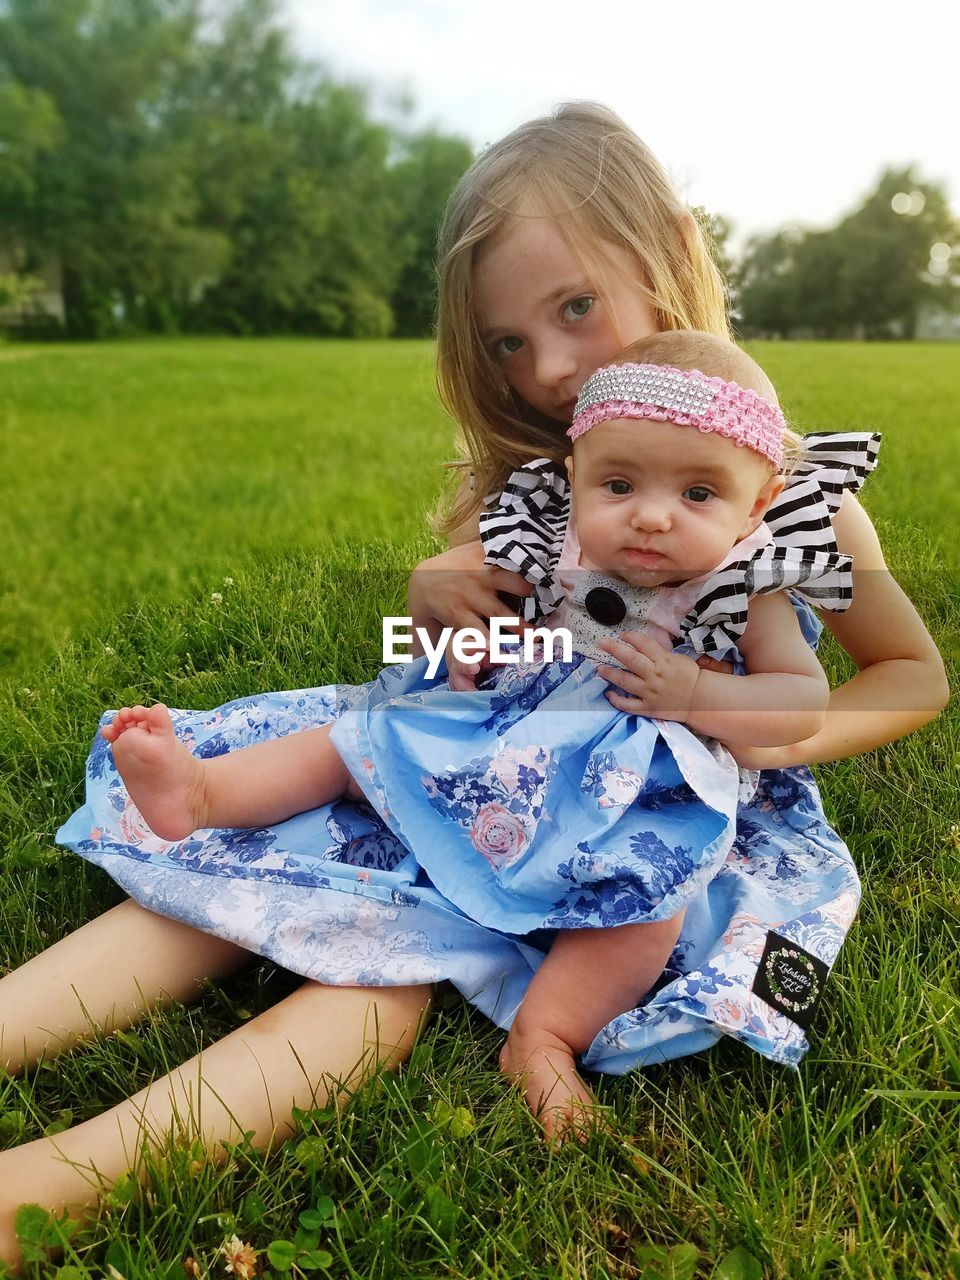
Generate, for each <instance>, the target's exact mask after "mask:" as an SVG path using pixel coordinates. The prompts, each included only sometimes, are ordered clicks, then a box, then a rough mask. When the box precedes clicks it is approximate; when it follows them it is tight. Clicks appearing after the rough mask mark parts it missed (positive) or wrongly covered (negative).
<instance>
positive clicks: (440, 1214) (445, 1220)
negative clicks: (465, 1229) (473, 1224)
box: [424, 1187, 460, 1240]
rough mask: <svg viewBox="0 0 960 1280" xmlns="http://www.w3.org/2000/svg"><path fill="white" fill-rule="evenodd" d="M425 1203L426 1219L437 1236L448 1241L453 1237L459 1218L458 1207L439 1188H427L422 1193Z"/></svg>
mask: <svg viewBox="0 0 960 1280" xmlns="http://www.w3.org/2000/svg"><path fill="white" fill-rule="evenodd" d="M424 1198H425V1199H426V1202H427V1218H428V1219H429V1221H430V1225H431V1226H432V1227H433V1228H434V1230H435V1231H436V1232H437V1234H438V1235H441V1236H443V1237H444V1239H446V1240H448V1239H449V1238H450V1236H452V1235H453V1233H454V1231H455V1230H456V1227H457V1221H458V1219H459V1217H460V1206H459V1205H457V1204H454V1202H453V1201H452V1200H451V1199H450V1198H449V1197H448V1196H447V1195H445V1194H444V1192H443V1191H441V1189H440V1188H439V1187H428V1188H427V1190H426V1192H425V1193H424Z"/></svg>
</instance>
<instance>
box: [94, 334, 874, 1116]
mask: <svg viewBox="0 0 960 1280" xmlns="http://www.w3.org/2000/svg"><path fill="white" fill-rule="evenodd" d="M569 435H570V437H571V438H572V440H573V448H572V457H571V458H569V459H568V463H567V466H568V470H569V474H570V477H571V481H572V510H571V514H572V518H571V519H570V520H569V521H568V522H566V524H565V526H564V527H563V528H561V529H560V530H559V532H560V536H561V539H562V550H561V552H560V555H559V557H558V560H557V563H556V564H555V565H546V564H542V563H541V564H540V565H539V567H538V569H537V572H536V574H535V575H531V576H535V577H536V580H537V583H538V587H537V593H536V598H535V601H534V604H535V606H536V605H537V604H539V606H540V608H541V611H544V612H547V611H548V607H549V606H553V605H556V604H557V601H558V600H559V607H558V608H557V609H556V610H555V611H554V612H553V614H552V616H551V625H556V624H558V623H562V625H564V626H567V627H569V629H570V631H571V635H572V637H573V648H574V650H575V654H574V657H573V659H572V660H571V661H568V662H564V661H543V662H539V663H533V664H526V665H523V664H514V665H508V666H503V667H498V668H495V669H494V670H493V671H492V672H491V673H490V674H489V676H488V677H487V678H486V680H485V681H484V682H483V687H482V688H480V689H478V690H476V691H473V692H461V693H458V692H455V691H453V690H451V689H450V688H449V685H448V683H447V681H446V680H445V679H443V678H441V679H438V680H429V679H427V678H426V676H425V672H420V673H419V674H418V671H417V670H416V664H414V667H413V668H409V667H408V668H406V671H405V674H404V675H403V676H402V680H403V696H400V697H398V696H396V694H397V692H398V690H397V687H396V683H397V680H398V679H400V678H401V675H400V672H399V670H398V668H396V667H390V668H386V669H385V670H384V671H383V672H382V673H381V675H380V676H379V677H378V678H377V679H376V680H374V681H372V682H370V684H369V685H365V686H360V687H359V688H357V689H354V690H352V691H350V693H349V694H348V696H347V698H346V705H345V707H344V708H343V710H342V713H341V715H340V716H339V718H338V719H337V720H336V721H335V722H334V723H333V724H332V725H323V726H321V727H317V728H314V729H308V730H304V731H301V732H298V733H294V734H290V735H289V736H287V737H285V738H279V739H274V740H272V741H269V742H264V743H261V744H258V745H256V746H252V747H248V748H244V749H242V750H237V751H234V752H232V753H230V754H227V755H223V756H219V757H215V758H212V759H204V760H201V759H198V758H196V757H195V756H193V755H192V754H191V753H190V752H189V751H188V750H187V749H186V747H184V746H183V745H181V744H180V743H179V741H178V740H177V737H176V735H175V732H174V729H173V725H172V722H171V719H170V716H169V713H168V712H167V710H166V708H165V707H163V706H162V705H158V706H154V707H152V708H150V709H149V710H147V709H145V708H144V707H141V706H137V707H132V708H123V709H121V710H120V711H118V712H117V714H116V717H115V719H114V720H113V722H112V723H111V724H109V725H107V726H105V727H104V729H103V730H102V732H103V736H104V737H105V738H106V739H107V740H108V741H109V742H110V743H112V744H113V754H114V760H115V763H116V766H117V769H118V771H119V773H120V774H121V776H122V778H123V780H124V783H125V784H126V787H127V790H128V792H129V795H130V797H131V799H132V800H133V802H134V804H135V805H136V806H137V807H138V808H139V810H140V812H141V814H142V815H143V818H144V819H145V821H146V822H147V823H148V824H149V826H150V827H151V828H152V829H153V830H154V832H156V834H157V835H159V836H160V837H162V838H163V839H165V840H169V841H180V840H182V839H184V838H185V837H187V836H189V835H191V833H193V832H194V831H196V830H199V829H209V828H221V827H261V826H266V825H270V824H275V823H278V822H281V821H283V820H284V819H286V818H288V817H291V816H292V815H294V814H297V813H301V812H303V811H305V810H308V809H313V808H316V807H318V806H319V805H322V804H324V803H326V802H329V801H331V800H334V799H335V798H337V797H340V796H344V795H346V796H350V797H353V798H355V799H365V800H367V801H368V802H369V803H370V804H371V805H373V806H374V807H375V808H376V809H377V811H378V812H379V813H380V815H381V817H382V818H383V820H384V821H385V822H387V823H388V824H389V826H390V827H391V828H392V830H393V831H394V832H395V834H396V835H397V836H398V837H399V838H400V839H401V840H402V841H403V842H404V844H405V845H406V846H407V847H408V848H409V849H410V850H412V851H413V853H414V855H415V856H416V858H417V860H418V862H419V864H420V865H421V867H422V868H423V871H424V872H425V873H426V875H427V876H428V877H429V879H430V881H431V882H432V885H433V886H435V888H436V889H437V890H438V891H439V892H440V894H442V895H443V896H444V898H445V899H446V900H447V901H448V902H449V903H450V904H452V907H453V908H454V909H455V910H456V911H457V912H458V913H462V914H465V915H467V916H468V917H470V918H471V919H474V920H476V921H478V922H479V923H480V924H482V925H485V926H487V927H490V928H494V929H497V930H500V931H501V932H503V933H506V934H510V935H514V936H516V935H526V934H533V933H536V932H537V931H540V930H556V934H555V936H554V937H553V939H552V942H551V945H550V947H549V950H548V951H547V953H546V955H545V956H544V957H543V958H542V962H541V963H539V967H538V968H537V969H536V972H535V974H534V975H533V977H532V979H531V981H530V985H529V987H528V989H527V992H526V995H525V997H524V999H523V1001H522V1003H521V1005H520V1007H519V1009H518V1011H517V1013H516V1016H515V1018H514V1020H513V1023H512V1026H511V1029H510V1033H509V1036H508V1039H507V1042H506V1045H505V1046H504V1050H503V1052H502V1054H501V1065H502V1067H503V1069H504V1071H505V1072H507V1073H508V1074H509V1075H510V1076H511V1077H514V1078H516V1079H518V1080H519V1081H521V1082H522V1085H523V1088H524V1091H525V1094H526V1097H527V1099H528V1101H529V1103H530V1105H531V1108H532V1109H533V1110H534V1112H535V1113H536V1114H538V1115H539V1116H540V1117H541V1120H542V1122H543V1124H544V1126H545V1128H546V1129H547V1132H548V1134H551V1135H552V1134H555V1133H558V1132H562V1131H563V1130H565V1129H566V1128H567V1127H568V1126H570V1125H571V1123H572V1124H574V1125H575V1126H579V1122H580V1119H581V1118H582V1117H583V1116H584V1115H585V1114H586V1113H587V1112H588V1111H589V1107H590V1104H591V1101H592V1095H591V1094H590V1092H589V1090H588V1089H587V1087H586V1085H585V1084H584V1083H583V1081H582V1080H581V1079H580V1077H579V1075H578V1074H577V1070H576V1066H575V1058H576V1056H577V1055H578V1054H580V1053H582V1052H583V1051H584V1050H585V1049H587V1048H588V1047H589V1045H590V1043H591V1041H592V1040H593V1038H594V1037H595V1036H596V1035H597V1033H598V1031H599V1030H600V1029H601V1028H602V1027H604V1026H606V1024H607V1023H609V1022H610V1021H611V1019H613V1018H615V1017H616V1016H617V1015H618V1014H620V1013H622V1012H624V1011H626V1010H628V1009H632V1008H634V1006H636V1005H637V1003H638V1002H639V998H640V997H641V996H642V995H643V994H644V993H645V992H649V991H650V989H651V988H652V987H653V986H654V984H655V983H656V981H657V979H658V978H659V976H660V975H661V973H662V971H663V969H664V967H665V965H666V963H667V960H668V959H669V956H670V953H671V951H672V949H673V946H674V944H675V942H676V939H677V936H678V933H679V930H680V926H681V923H682V920H683V914H684V910H685V907H686V904H687V902H688V901H689V900H690V899H691V898H692V897H693V896H694V895H696V894H698V893H699V892H701V891H702V888H703V886H704V884H705V883H706V882H707V881H709V880H710V879H711V878H712V876H713V875H715V874H716V872H717V870H718V869H719V867H720V866H721V865H722V863H723V860H724V858H725V857H726V854H727V852H728V851H729V849H730V846H731V844H732V841H733V835H734V824H735V813H736V804H737V791H738V781H739V779H738V772H737V769H736V766H735V765H734V763H733V760H732V758H731V756H730V755H729V753H728V752H727V751H726V750H724V749H723V748H722V747H720V746H718V743H717V742H715V741H712V740H713V739H717V740H719V741H720V742H724V743H728V744H737V743H744V744H752V745H755V746H760V745H776V744H783V743H788V742H794V741H799V740H801V739H803V738H806V737H808V736H810V735H812V734H813V733H815V732H816V731H817V730H818V729H819V728H820V727H821V725H822V721H823V716H824V711H825V707H826V703H827V697H828V687H827V683H826V680H825V678H824V675H823V672H822V671H821V669H820V666H819V664H818V662H817V660H816V658H815V657H814V655H813V653H812V652H811V650H810V648H809V647H808V645H807V644H806V642H805V641H804V639H803V637H802V635H801V632H800V628H799V625H798V622H797V619H796V614H795V611H794V608H793V606H792V604H791V602H790V600H789V598H788V597H787V596H786V595H785V594H784V593H783V590H782V588H783V587H784V586H790V585H796V584H799V583H803V582H807V581H809V580H811V579H814V578H817V577H818V576H821V577H829V576H830V575H833V576H834V577H835V576H836V575H837V574H838V573H842V572H843V571H845V570H846V569H847V568H848V562H844V558H843V557H839V556H836V555H832V556H829V555H824V556H823V559H822V562H821V563H819V564H818V565H811V564H810V563H809V562H807V561H803V560H802V558H801V559H799V560H798V559H797V558H790V557H787V558H786V559H784V558H783V557H778V556H777V555H776V553H775V552H774V549H773V547H772V538H771V536H770V534H769V533H768V531H767V530H766V529H765V528H764V526H763V524H762V521H763V516H764V513H765V512H766V511H767V509H768V507H769V506H770V504H771V502H772V501H773V500H774V499H775V498H776V496H777V495H778V494H779V492H780V490H781V489H782V487H783V476H782V463H783V454H784V436H785V424H784V421H783V417H782V414H781V413H780V410H779V408H778V407H777V404H776V397H775V395H774V392H773V388H772V387H771V386H770V384H769V382H768V380H767V379H766V377H765V375H764V374H763V373H762V371H761V370H760V369H759V368H758V366H757V365H756V364H755V363H754V362H753V361H752V360H751V359H750V358H749V357H747V356H746V355H745V354H744V353H743V352H741V351H740V350H739V349H738V348H736V347H735V346H733V345H732V344H730V343H728V342H726V341H725V340H723V339H720V338H714V337H711V336H709V335H706V334H694V333H689V332H685V333H681V332H677V333H667V334H660V335H656V336H655V337H653V338H650V339H646V340H644V341H643V342H641V343H638V344H636V345H635V346H634V347H633V348H631V349H630V350H629V351H627V352H626V353H625V354H624V357H623V360H622V362H621V363H620V364H618V365H615V366H611V367H610V368H608V369H602V370H600V371H599V372H598V373H597V374H595V375H594V376H593V377H592V378H591V379H589V380H588V382H587V383H586V384H585V386H584V388H583V390H582V391H581V394H580V398H579V400H578V402H577V409H576V412H575V415H574V419H573V424H572V426H571V428H570V431H569ZM541 478H542V473H540V472H538V470H537V464H533V465H532V466H531V467H529V468H525V469H523V470H522V471H521V472H518V473H515V475H514V476H513V477H511V482H510V483H509V484H508V486H507V488H506V489H505V490H504V494H503V495H502V501H501V506H500V507H499V508H498V509H497V510H496V511H492V512H489V513H488V514H487V515H486V516H485V517H484V518H483V521H482V523H483V524H484V536H485V540H486V543H487V548H488V558H491V559H494V560H495V561H496V562H497V563H503V564H505V565H507V566H508V567H513V568H516V567H518V564H519V563H520V559H521V558H523V559H525V561H526V562H527V565H528V567H530V556H531V551H530V547H531V545H532V544H536V543H537V531H536V522H535V521H534V523H533V524H531V522H530V521H529V520H528V519H526V517H525V516H524V514H523V512H518V511H517V508H516V502H517V497H516V495H517V494H518V493H519V494H521V495H523V497H522V500H521V505H523V504H524V503H529V504H532V505H530V506H529V507H528V509H527V513H528V514H529V512H531V511H535V510H537V509H538V508H537V504H538V501H539V497H540V495H539V492H538V489H537V485H538V483H540V480H541ZM511 494H512V495H513V496H512V497H509V496H508V495H511ZM511 503H513V506H511ZM540 509H542V504H541V507H540ZM564 535H565V536H564ZM533 558H534V560H535V559H536V555H534V557H533ZM554 570H555V575H556V576H555V577H553V576H552V574H553V571H554ZM841 594H842V592H841ZM848 598H849V595H848V594H847V599H848ZM820 603H823V600H822V599H821V601H820ZM826 607H831V605H830V602H829V600H827V602H826ZM835 607H844V605H843V603H842V602H841V603H838V604H837V605H836V606H835ZM677 643H680V644H681V645H683V646H684V647H686V648H687V649H688V650H690V652H687V653H683V652H677V651H676V649H675V648H674V645H675V644H677ZM627 644H629V645H631V646H632V647H633V648H634V649H635V650H637V651H639V652H640V653H641V654H643V655H644V658H645V664H644V667H645V670H644V673H643V674H642V675H639V676H638V675H634V674H628V673H627V672H625V671H623V670H622V669H620V668H619V667H618V666H617V664H616V656H617V652H618V647H619V646H624V645H627ZM734 651H736V653H738V655H739V657H740V658H742V660H743V663H744V665H745V668H746V671H747V672H748V673H749V674H746V675H732V674H728V673H726V672H724V671H718V670H705V669H703V668H702V667H701V666H699V665H698V664H697V661H696V657H695V655H698V654H699V655H710V654H714V655H719V654H723V653H727V654H729V655H730V656H735V652H734ZM420 662H421V665H422V666H425V663H426V659H421V660H420ZM610 682H613V683H615V684H616V685H617V688H616V689H611V688H610ZM638 707H639V710H640V711H641V712H642V714H636V712H637V709H638ZM625 712H632V713H633V714H625ZM705 740H706V741H705ZM307 893H309V890H308V889H306V888H305V889H304V894H307ZM539 936H540V937H542V936H543V935H539Z"/></svg>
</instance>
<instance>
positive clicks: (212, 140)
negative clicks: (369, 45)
mask: <svg viewBox="0 0 960 1280" xmlns="http://www.w3.org/2000/svg"><path fill="white" fill-rule="evenodd" d="M277 13H278V2H277V0H0V201H2V203H0V218H2V222H0V241H7V242H8V243H12V244H14V245H16V246H17V247H18V249H20V250H22V253H21V254H20V256H22V257H23V258H24V260H25V262H26V264H27V265H30V264H33V265H35V266H36V265H39V263H41V262H42V261H44V260H45V259H46V258H48V257H50V256H55V257H56V258H57V259H58V260H59V262H60V266H61V272H62V278H63V283H64V302H65V307H66V313H67V327H68V330H69V332H70V333H72V334H75V335H79V336H85V337H95V336H99V335H101V334H104V333H109V332H111V331H113V330H115V329H116V328H118V327H120V326H126V327H133V328H141V329H153V330H175V329H178V328H182V327H198V328H207V329H210V328H214V329H228V330H231V331H234V332H252V333H262V332H269V331H273V330H277V329H286V330H301V331H308V332H313V333H340V334H345V335H351V334H362V335H380V334H385V333H389V332H390V331H391V329H392V328H393V325H394V310H393V305H394V303H396V305H397V307H398V308H399V310H400V312H401V313H402V331H403V332H410V333H412V332H424V331H426V329H427V327H428V325H429V319H428V317H429V314H430V312H431V310H432V305H431V301H430V298H429V296H428V295H429V294H430V293H431V292H432V279H431V277H430V270H429V262H430V256H431V254H432V248H433V241H434V237H435V231H436V222H437V220H438V218H439V210H440V206H441V205H442V202H443V200H444V199H445V196H446V193H447V191H448V190H449V188H450V186H452V184H453V181H454V180H455V179H456V177H458V176H459V173H460V172H462V169H463V168H464V167H465V166H466V164H467V163H469V159H470V156H469V151H468V149H467V148H466V146H465V144H463V143H461V142H459V141H458V140H456V139H446V138H444V137H442V135H434V134H424V135H422V136H421V137H419V138H414V139H410V138H408V137H406V136H404V135H401V134H400V133H399V131H398V130H397V129H396V128H394V127H393V126H391V125H387V124H382V123H379V122H377V121H375V120H373V119H372V118H371V115H370V112H369V109H368V102H367V97H366V94H365V92H364V91H363V90H361V89H360V88H358V87H356V86H351V85H344V84H339V83H337V82H336V81H335V80H333V79H332V78H331V77H330V76H329V75H327V74H326V73H324V72H323V71H322V70H321V69H320V68H317V67H314V66H311V65H309V64H306V63H304V62H302V61H300V60H298V59H297V58H296V57H295V56H294V55H293V53H292V52H291V50H290V47H289V40H288V37H287V35H286V33H285V31H284V30H283V29H282V28H281V27H280V25H279V24H278V21H277Z"/></svg>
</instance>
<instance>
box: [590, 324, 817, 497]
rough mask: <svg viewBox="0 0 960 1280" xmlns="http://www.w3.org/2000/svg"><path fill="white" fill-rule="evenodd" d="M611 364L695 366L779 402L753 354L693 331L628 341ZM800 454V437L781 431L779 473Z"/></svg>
mask: <svg viewBox="0 0 960 1280" xmlns="http://www.w3.org/2000/svg"><path fill="white" fill-rule="evenodd" d="M611 364H663V365H670V366H671V367H672V368H674V369H682V370H683V371H684V372H687V371H689V370H690V369H697V370H698V371H699V372H700V373H705V374H706V375H707V376H708V377H710V378H723V379H724V381H725V382H735V383H736V384H737V386H739V387H745V388H746V389H747V390H749V391H756V393H757V395H761V396H763V398H764V399H765V400H769V401H770V403H771V404H775V405H779V403H780V402H779V400H778V399H777V393H776V390H775V389H774V385H773V383H772V382H771V381H770V379H769V378H768V377H767V375H766V374H765V373H764V371H763V370H762V369H761V368H760V366H759V365H758V364H757V362H756V360H754V358H753V357H752V356H749V355H747V353H746V351H744V350H743V348H742V347H738V346H737V344H736V343H735V342H732V341H731V340H730V339H729V338H721V337H717V335H716V334H713V333H698V332H696V331H695V330H691V329H685V330H679V329H678V330H674V331H672V332H669V333H653V334H651V335H650V336H649V337H648V338H641V339H640V340H639V341H638V342H631V344H630V346H629V347H626V348H625V349H624V350H623V351H621V352H620V354H619V355H618V356H617V357H616V359H615V360H612V361H611ZM802 455H803V437H802V436H800V435H798V434H797V433H796V432H795V431H791V430H790V428H789V427H788V428H787V429H786V430H785V431H784V433H783V465H782V466H781V468H780V474H781V475H789V474H790V472H791V471H792V470H793V469H794V467H795V466H796V464H797V462H798V461H799V459H800V458H801V456H802Z"/></svg>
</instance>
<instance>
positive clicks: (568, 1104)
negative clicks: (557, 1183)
mask: <svg viewBox="0 0 960 1280" xmlns="http://www.w3.org/2000/svg"><path fill="white" fill-rule="evenodd" d="M684 914H685V913H684V912H683V911H680V912H679V913H678V914H677V915H675V916H673V918H672V919H670V920H662V921H656V922H654V923H651V924H628V925H621V926H620V927H618V928H616V929H563V930H561V931H560V932H559V933H558V934H557V937H556V939H555V940H554V942H553V945H552V946H551V948H550V951H549V952H548V954H547V956H546V957H545V959H544V961H543V963H542V964H541V966H540V968H539V969H538V970H537V972H536V973H535V974H534V976H533V979H532V981H531V983H530V986H529V987H528V989H527V994H526V995H525V996H524V998H523V1003H522V1004H521V1006H520V1008H519V1010H518V1011H517V1016H516V1018H515V1019H514V1022H513V1026H512V1027H511V1028H510V1034H509V1035H508V1036H507V1041H506V1044H505V1045H504V1046H503V1049H502V1051H501V1053H500V1069H501V1071H503V1072H504V1073H505V1074H506V1075H509V1076H511V1077H512V1078H513V1079H514V1080H516V1081H517V1083H518V1084H519V1085H520V1086H521V1088H522V1089H523V1094H524V1097H525V1098H526V1100H527V1103H528V1105H529V1107H530V1110H531V1111H532V1112H533V1114H534V1115H535V1116H537V1117H538V1118H539V1120H540V1122H541V1124H542V1125H543V1128H544V1130H545V1132H546V1135H547V1137H548V1138H549V1139H551V1140H552V1139H553V1138H555V1137H560V1138H562V1137H563V1136H564V1134H565V1133H566V1132H567V1131H569V1130H570V1129H571V1128H572V1129H573V1130H574V1131H575V1132H578V1133H579V1132H582V1131H585V1130H587V1129H588V1128H589V1127H590V1113H591V1110H592V1107H593V1101H594V1099H593V1094H592V1093H591V1092H590V1090H589V1089H588V1088H587V1086H586V1085H585V1084H584V1082H583V1081H582V1080H581V1078H580V1076H579V1075H578V1073H577V1068H576V1063H575V1061H574V1058H575V1057H576V1055H577V1054H579V1053H583V1052H584V1050H585V1049H587V1048H589V1046H590V1043H591V1041H592V1040H593V1038H594V1036H595V1035H596V1034H597V1032H598V1031H599V1030H600V1028H601V1027H603V1026H606V1024H607V1023H608V1022H609V1021H610V1020H611V1018H615V1017H616V1016H617V1014H620V1013H625V1012H626V1011H627V1010H628V1009H632V1008H634V1007H635V1005H636V1004H637V1001H638V1000H640V999H641V997H642V996H644V995H646V993H647V992H648V991H649V990H650V988H651V987H652V986H653V984H654V983H655V982H656V980H657V978H659V976H660V974H661V973H662V972H663V969H664V966H665V965H666V963H667V960H668V959H669V958H670V952H671V951H672V950H673V948H674V946H675V944H676V941H677V938H678V937H679V934H680V926H681V924H682V923H683V917H684Z"/></svg>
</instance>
